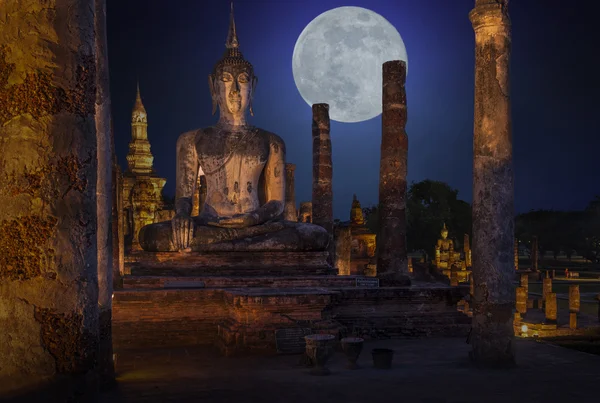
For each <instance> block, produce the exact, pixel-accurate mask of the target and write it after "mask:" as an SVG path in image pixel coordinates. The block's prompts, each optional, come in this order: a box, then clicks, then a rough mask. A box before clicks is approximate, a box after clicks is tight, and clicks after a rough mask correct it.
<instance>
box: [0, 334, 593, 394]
mask: <svg viewBox="0 0 600 403" xmlns="http://www.w3.org/2000/svg"><path fill="white" fill-rule="evenodd" d="M375 347H388V348H392V349H393V350H394V351H395V357H394V364H393V368H392V369H391V370H378V369H374V368H372V362H371V355H370V350H371V349H372V348H375ZM469 350H470V346H469V345H467V344H465V340H464V339H424V340H414V341H410V340H389V341H377V342H369V343H366V345H365V348H364V351H363V353H362V354H361V357H360V359H359V364H361V365H362V368H361V369H359V370H356V371H351V370H347V369H345V363H346V361H345V358H344V356H343V353H341V352H336V353H335V355H334V356H333V358H332V359H331V361H330V363H329V365H328V366H329V368H330V369H331V371H332V374H331V375H330V376H325V377H315V376H311V375H309V374H308V371H309V370H308V369H307V368H306V367H304V366H301V365H299V356H271V357H236V358H224V357H221V356H220V355H219V354H218V352H217V351H215V350H213V349H211V348H196V349H183V348H181V349H171V350H145V351H138V352H120V353H119V354H118V359H117V371H118V378H117V385H116V387H115V388H113V389H112V390H110V391H105V392H103V393H102V394H101V396H100V397H99V402H100V403H121V402H123V403H124V402H179V403H185V402H211V403H225V402H228V403H229V402H236V403H245V402H249V403H250V402H260V403H269V402H273V403H279V402H281V403H296V402H298V403H299V402H302V403H306V402H314V403H321V402H327V403H334V402H343V403H378V402H382V403H383V402H402V403H411V402H415V403H467V402H468V403H480V402H485V403H495V402H527V403H536V402H543V403H549V402H565V403H566V402H577V403H587V402H589V403H597V402H598V401H600V389H599V388H598V385H599V384H600V356H597V355H591V354H587V353H584V352H580V351H576V350H572V349H566V348H562V347H557V346H554V345H551V344H545V343H536V342H533V341H530V340H523V339H520V340H518V342H517V354H518V355H517V357H518V364H519V365H518V367H517V368H515V369H512V370H478V369H476V368H474V367H472V366H471V365H470V363H469V362H468V359H467V356H468V352H469ZM64 394H65V390H64V388H62V389H60V390H58V392H57V391H56V390H54V391H52V392H50V391H47V392H45V393H43V394H42V395H40V394H39V393H36V395H35V396H29V397H27V398H25V399H23V398H19V399H17V400H11V401H15V402H25V401H26V402H44V403H47V402H86V403H93V402H96V400H95V399H94V398H92V397H90V396H87V397H84V396H80V397H77V398H75V399H71V400H66V399H65V398H64ZM56 396H60V397H58V398H57V397H56ZM0 401H3V400H2V398H0Z"/></svg>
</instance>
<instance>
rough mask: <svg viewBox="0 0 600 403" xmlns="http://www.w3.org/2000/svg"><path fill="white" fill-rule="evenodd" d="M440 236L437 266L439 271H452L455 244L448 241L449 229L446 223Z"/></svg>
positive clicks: (436, 253) (437, 249) (436, 251)
mask: <svg viewBox="0 0 600 403" xmlns="http://www.w3.org/2000/svg"><path fill="white" fill-rule="evenodd" d="M440 235H441V236H442V237H441V238H440V239H438V240H437V244H436V245H435V265H436V266H437V268H438V269H450V268H451V266H452V263H453V262H452V258H453V257H454V242H453V241H452V239H448V228H446V223H444V227H443V228H442V230H441V232H440Z"/></svg>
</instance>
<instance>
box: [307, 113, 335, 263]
mask: <svg viewBox="0 0 600 403" xmlns="http://www.w3.org/2000/svg"><path fill="white" fill-rule="evenodd" d="M312 112H313V120H312V138H313V189H312V223H313V224H316V225H320V226H321V227H323V228H325V229H326V230H327V232H329V235H330V237H331V241H330V242H329V248H328V249H329V259H328V261H329V263H330V264H333V256H334V253H335V252H334V250H335V244H334V242H333V188H332V183H331V180H332V175H333V166H332V161H331V137H330V135H329V130H330V127H329V125H330V121H329V105H327V104H314V105H313V106H312Z"/></svg>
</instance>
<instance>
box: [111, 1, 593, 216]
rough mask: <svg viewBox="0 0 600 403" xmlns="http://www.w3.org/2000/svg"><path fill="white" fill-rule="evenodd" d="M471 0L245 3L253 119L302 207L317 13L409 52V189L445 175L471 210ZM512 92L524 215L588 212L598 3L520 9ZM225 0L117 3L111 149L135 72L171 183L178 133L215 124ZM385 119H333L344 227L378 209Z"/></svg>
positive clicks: (125, 119)
mask: <svg viewBox="0 0 600 403" xmlns="http://www.w3.org/2000/svg"><path fill="white" fill-rule="evenodd" d="M473 5H474V1H472V0H452V1H449V0H419V1H417V0H356V1H352V2H348V1H342V0H263V1H261V0H239V1H236V2H235V14H236V25H237V32H238V36H239V40H240V47H241V50H242V52H243V54H244V56H245V58H246V59H247V60H249V61H250V62H251V63H252V64H253V65H254V68H255V73H256V75H257V76H258V79H259V81H258V86H257V89H256V92H255V98H254V112H255V116H254V117H253V118H252V117H251V118H250V119H249V121H250V123H251V124H253V125H255V126H258V127H261V128H263V129H266V130H269V131H272V132H274V133H277V134H279V135H280V136H281V137H282V138H283V139H284V141H285V142H286V145H287V161H288V162H292V163H295V164H296V165H297V168H296V201H297V202H298V203H299V202H301V201H308V200H310V199H311V192H312V188H311V181H312V140H311V110H310V107H309V106H308V105H307V104H306V103H305V102H304V100H303V99H302V97H301V96H300V94H299V92H298V90H297V89H296V86H295V84H294V79H293V76H292V67H291V60H292V53H293V49H294V45H295V43H296V39H297V38H298V36H299V35H300V33H301V32H302V30H303V29H304V27H305V26H306V25H307V24H308V23H309V22H310V21H311V20H312V19H313V18H315V17H316V16H317V15H319V14H321V13H322V12H324V11H327V10H329V9H332V8H335V7H340V6H358V7H365V8H368V9H371V10H373V11H375V12H377V13H379V14H381V15H382V16H383V17H385V18H386V19H387V20H388V21H390V23H392V24H393V25H394V26H395V27H396V29H397V30H398V31H399V32H400V35H401V36H402V38H403V40H404V43H405V45H406V49H407V53H408V61H409V66H410V67H409V76H408V79H407V85H406V88H407V99H408V124H407V133H408V137H409V156H408V161H409V171H408V178H409V181H420V180H423V179H433V180H440V181H444V182H447V183H449V184H450V185H451V186H452V187H454V188H457V189H458V190H459V197H460V198H462V199H464V200H466V201H469V202H470V201H471V195H472V136H473V81H474V34H473V30H472V27H471V23H470V21H469V19H468V13H469V11H470V10H471V9H472V8H473ZM510 14H511V19H512V24H513V28H512V37H513V47H512V62H511V69H512V71H511V86H512V88H511V91H512V113H513V145H514V165H515V181H516V182H515V183H516V188H515V199H516V210H517V212H526V211H529V210H531V209H540V208H544V209H581V208H584V207H585V206H586V204H587V203H588V201H590V200H591V199H592V198H593V196H594V195H595V194H600V175H598V171H599V168H598V163H597V161H598V159H597V156H598V154H599V152H600V123H599V119H598V110H599V109H600V102H599V101H598V93H599V91H600V80H599V78H598V77H599V75H598V73H597V71H598V66H597V65H596V64H594V63H593V62H592V59H595V58H596V55H595V54H594V53H595V52H596V49H597V43H596V42H593V38H594V37H596V35H595V30H594V29H593V24H594V23H595V17H594V15H595V14H594V12H593V9H592V2H591V1H577V2H575V1H573V2H565V1H560V0H543V1H542V0H522V1H511V3H510ZM228 18H229V2H228V1H226V0H220V1H208V0H206V1H204V0H203V1H200V0H177V1H171V2H165V1H162V0H161V1H158V0H108V42H109V63H110V74H111V77H110V79H111V91H112V106H113V118H114V127H115V143H116V151H117V155H118V158H119V163H120V164H121V167H123V168H125V167H126V166H127V163H126V160H125V156H126V154H127V151H128V143H129V141H130V139H131V133H130V130H131V129H130V120H131V109H132V106H133V103H134V100H135V88H136V80H137V78H138V77H139V80H140V87H141V92H142V99H143V102H144V105H145V107H146V110H147V112H148V121H149V129H148V131H149V136H148V137H149V139H150V143H151V145H152V152H153V154H154V166H155V169H156V170H157V172H158V173H159V174H160V175H161V176H163V177H166V178H167V185H166V193H167V194H170V195H173V194H174V188H175V143H176V141H177V137H178V136H179V134H181V133H183V132H185V131H188V130H192V129H196V128H201V127H206V126H210V125H212V124H214V123H215V122H216V120H217V114H215V116H211V100H210V95H209V91H208V79H207V76H208V74H209V73H210V72H211V71H212V68H213V66H214V64H215V63H216V62H217V61H218V60H219V59H220V58H221V56H222V54H223V52H224V49H225V45H224V44H225V39H226V36H227V27H228ZM380 133H381V116H378V117H376V118H374V119H371V120H369V121H365V122H361V123H352V124H349V123H338V122H332V124H331V136H332V148H333V165H334V166H333V169H334V171H333V172H334V173H333V175H334V185H333V189H334V214H335V217H338V218H341V219H347V218H348V215H349V210H350V204H351V201H352V194H353V193H356V194H357V196H358V198H359V199H360V201H361V202H362V204H363V206H369V205H373V204H376V203H377V197H378V176H379V147H380V135H381V134H380Z"/></svg>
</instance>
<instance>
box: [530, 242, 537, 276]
mask: <svg viewBox="0 0 600 403" xmlns="http://www.w3.org/2000/svg"><path fill="white" fill-rule="evenodd" d="M538 250H539V246H538V237H537V236H535V235H534V236H533V239H532V240H531V254H530V256H531V270H532V271H535V272H537V271H538V270H539V269H538V261H539V257H538Z"/></svg>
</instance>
